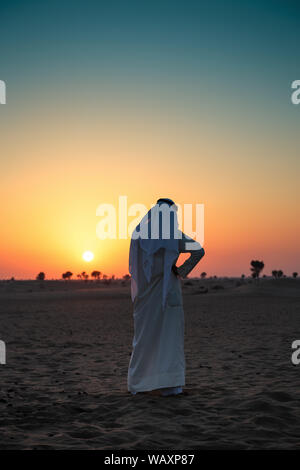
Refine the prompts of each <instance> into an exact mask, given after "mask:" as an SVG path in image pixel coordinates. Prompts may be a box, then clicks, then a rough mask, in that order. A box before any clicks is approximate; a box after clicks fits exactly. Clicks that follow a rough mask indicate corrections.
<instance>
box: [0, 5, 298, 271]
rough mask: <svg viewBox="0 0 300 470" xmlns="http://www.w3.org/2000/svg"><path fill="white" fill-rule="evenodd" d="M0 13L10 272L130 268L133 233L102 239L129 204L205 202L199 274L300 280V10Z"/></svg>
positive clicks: (104, 8) (2, 262)
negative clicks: (104, 212) (298, 95)
mask: <svg viewBox="0 0 300 470" xmlns="http://www.w3.org/2000/svg"><path fill="white" fill-rule="evenodd" d="M0 17H1V29H0V79H1V80H4V81H5V82H6V86H7V104H6V105H0V195H1V209H0V216H1V245H0V278H10V277H12V276H14V277H15V278H16V279H20V278H23V279H25V278H34V277H35V276H36V275H37V273H38V272H39V271H44V272H45V273H46V277H47V278H48V279H49V278H57V277H61V274H62V272H64V271H66V270H70V271H72V272H73V273H74V275H75V274H77V273H79V272H81V271H83V270H85V271H88V272H91V271H92V270H94V269H98V270H100V271H101V272H103V273H106V274H107V275H111V274H115V275H117V276H121V275H123V274H126V273H127V272H128V248H129V239H128V240H107V241H101V240H99V239H98V238H97V236H96V224H97V222H98V221H99V218H98V217H96V209H97V207H98V206H99V204H101V203H111V204H115V205H116V207H117V203H118V198H119V196H120V195H126V196H127V197H128V205H130V204H133V203H141V204H145V205H146V206H147V207H148V208H150V205H151V204H152V203H154V202H155V201H156V200H157V199H158V198H159V197H169V198H172V199H173V200H175V201H176V202H177V203H179V204H184V203H193V204H196V203H203V204H204V205H205V240H204V247H205V250H206V256H205V258H204V259H203V261H202V262H201V263H200V265H199V267H198V268H197V269H195V270H194V271H193V272H192V275H197V274H199V272H202V271H206V272H207V273H208V275H226V276H231V275H237V276H240V275H241V274H242V273H245V274H246V275H248V274H249V264H250V261H251V260H252V259H261V260H263V261H264V262H265V265H266V267H265V273H266V274H270V272H271V270H272V269H282V270H283V271H284V272H285V273H286V274H291V273H292V272H293V271H298V272H300V243H299V239H300V217H299V215H300V214H299V170H300V165H299V147H300V145H299V144H300V138H299V135H300V132H299V124H300V105H298V106H295V105H293V104H292V103H291V83H292V82H293V81H294V80H297V79H298V80H300V67H299V44H300V7H299V4H297V2H294V1H283V0H282V1H277V0H273V1H263V0H261V1H255V0H254V1H251V2H250V1H245V2H241V1H225V0H224V1H195V2H194V1H166V0H160V1H156V0H152V1H147V0H146V1H139V2H138V1H128V2H127V1H105V2H104V1H101V0H100V1H94V0H89V1H86V0H85V1H83V0H80V1H77V0H73V1H65V0H60V1H57V0H52V1H51V2H46V1H38V0H36V1H32V0H28V1H26V2H24V1H21V0H19V1H17V0H10V1H4V0H3V1H1V3H0ZM129 221H130V218H129ZM86 250H90V251H92V252H93V253H94V255H95V257H94V260H93V261H92V262H90V263H87V262H85V261H84V260H83V259H82V253H83V252H84V251H86Z"/></svg>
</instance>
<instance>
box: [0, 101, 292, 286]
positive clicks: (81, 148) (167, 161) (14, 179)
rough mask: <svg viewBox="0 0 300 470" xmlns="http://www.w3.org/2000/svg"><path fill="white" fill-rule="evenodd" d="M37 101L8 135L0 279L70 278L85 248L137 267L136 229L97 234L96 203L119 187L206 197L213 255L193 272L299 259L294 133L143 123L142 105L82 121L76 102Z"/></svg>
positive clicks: (111, 199)
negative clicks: (116, 235) (265, 138)
mask: <svg viewBox="0 0 300 470" xmlns="http://www.w3.org/2000/svg"><path fill="white" fill-rule="evenodd" d="M37 111H38V110H36V115H37V116H36V117H34V113H33V117H32V119H31V120H30V121H29V122H28V123H27V124H26V125H24V122H23V121H22V119H20V121H19V122H18V121H17V120H16V123H15V128H14V131H13V132H6V134H5V137H4V139H3V143H2V148H3V153H4V154H5V155H6V158H7V163H6V171H5V172H3V174H2V175H1V188H0V194H1V201H2V204H1V221H2V227H1V247H0V255H1V266H0V278H10V277H12V276H14V277H15V278H16V279H18V278H35V276H36V274H37V273H38V272H40V271H44V272H45V273H46V278H47V279H50V278H60V277H61V274H62V273H63V272H65V271H66V270H70V271H71V272H73V273H74V276H73V277H74V278H75V277H76V273H80V272H82V271H87V263H86V261H84V260H83V259H82V253H83V252H84V251H86V250H87V247H88V249H89V250H90V251H91V252H92V253H94V259H93V260H91V261H90V262H89V263H88V270H89V271H93V270H99V271H101V272H102V273H105V274H107V275H109V276H110V275H112V274H115V275H116V276H118V277H120V276H123V275H124V274H126V273H128V251H129V243H130V240H129V239H128V240H104V241H102V240H100V239H98V238H97V236H96V224H97V222H98V218H97V217H96V208H97V207H98V205H99V204H101V203H111V204H114V205H115V207H116V208H117V207H118V197H119V196H120V195H126V196H127V197H128V205H130V204H133V203H141V204H144V205H146V206H147V207H148V208H150V207H151V204H153V203H155V201H156V200H157V199H158V198H159V197H170V198H172V199H173V200H175V202H176V203H178V204H181V205H183V204H185V203H191V204H196V203H203V204H204V205H205V232H204V233H205V240H204V247H205V250H206V256H205V258H204V259H203V261H201V263H200V264H199V266H198V267H197V269H196V270H195V271H193V273H192V275H197V274H199V273H200V272H202V271H206V272H207V273H208V275H215V274H216V275H241V274H242V273H245V274H249V264H250V261H251V259H254V258H255V259H256V258H258V259H263V260H264V262H265V265H266V269H265V272H266V273H270V272H271V270H272V269H277V268H280V269H283V270H284V271H285V272H286V271H287V273H288V272H292V271H293V270H295V271H297V270H299V262H300V249H299V241H298V240H299V233H300V231H299V228H300V225H299V220H300V218H299V217H296V214H297V213H298V203H297V197H296V188H297V185H298V182H297V179H298V177H297V172H296V171H295V172H294V173H291V172H290V171H288V170H287V168H286V166H285V165H284V161H282V160H281V154H282V151H283V148H284V150H285V151H288V150H289V151H290V154H291V155H292V154H293V150H292V149H289V147H288V145H289V144H288V142H282V148H279V147H278V145H277V146H276V147H275V146H272V145H271V144H269V143H264V142H258V143H256V142H252V143H251V146H250V147H247V146H246V145H245V140H244V136H243V134H242V133H241V136H240V137H237V135H239V133H238V132H237V130H236V129H234V132H233V129H229V128H227V129H224V130H223V132H221V131H220V132H219V133H218V139H215V138H214V134H213V132H212V130H210V129H209V127H205V123H204V122H203V128H202V130H201V131H199V129H198V128H197V129H193V128H192V127H191V126H189V125H188V124H189V123H188V122H186V123H185V122H180V123H176V122H173V121H172V118H171V117H170V119H169V121H168V123H166V122H164V120H163V119H162V121H160V122H156V121H155V119H152V120H151V116H147V122H145V123H144V126H145V127H143V125H142V124H141V122H140V120H139V119H138V117H137V116H134V115H133V116H127V120H126V119H125V117H123V119H122V115H120V114H118V118H116V119H114V116H111V117H110V118H109V117H108V118H107V119H106V120H105V119H104V118H103V120H102V121H101V120H100V119H99V120H98V121H97V120H95V116H91V118H90V119H88V118H85V119H86V120H85V119H82V120H80V119H79V118H78V121H76V119H74V118H72V113H71V110H69V111H70V113H68V114H67V115H64V116H63V117H62V118H61V121H60V119H58V118H56V119H53V116H52V115H51V112H49V110H47V112H46V110H43V109H42V110H40V111H41V115H39V114H38V112H37ZM43 113H44V114H43ZM62 121H63V122H64V123H67V124H64V126H63V125H62ZM100 121H101V122H100ZM96 122H97V123H98V124H97V125H96ZM230 131H231V132H230ZM14 136H17V138H13V137H14ZM116 136H118V138H116ZM266 154H267V155H268V154H272V166H270V164H269V162H268V161H266V160H265V159H263V158H262V157H263V156H265V155H266ZM241 155H242V158H241ZM20 156H22V158H20ZM295 158H296V156H295ZM18 162H19V163H18ZM129 221H130V218H129Z"/></svg>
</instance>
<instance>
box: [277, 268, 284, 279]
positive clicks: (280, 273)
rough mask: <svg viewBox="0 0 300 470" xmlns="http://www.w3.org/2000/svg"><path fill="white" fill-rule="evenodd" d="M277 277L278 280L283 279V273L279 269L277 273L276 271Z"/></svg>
mask: <svg viewBox="0 0 300 470" xmlns="http://www.w3.org/2000/svg"><path fill="white" fill-rule="evenodd" d="M277 277H278V278H279V279H280V278H281V277H283V271H281V269H279V271H277Z"/></svg>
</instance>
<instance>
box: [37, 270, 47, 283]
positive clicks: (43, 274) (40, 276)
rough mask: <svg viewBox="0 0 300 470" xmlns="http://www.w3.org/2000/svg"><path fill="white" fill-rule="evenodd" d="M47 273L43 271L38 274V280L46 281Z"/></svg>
mask: <svg viewBox="0 0 300 470" xmlns="http://www.w3.org/2000/svg"><path fill="white" fill-rule="evenodd" d="M45 277H46V276H45V273H43V272H42V271H41V272H40V273H39V274H38V275H37V276H36V280H37V281H44V280H45Z"/></svg>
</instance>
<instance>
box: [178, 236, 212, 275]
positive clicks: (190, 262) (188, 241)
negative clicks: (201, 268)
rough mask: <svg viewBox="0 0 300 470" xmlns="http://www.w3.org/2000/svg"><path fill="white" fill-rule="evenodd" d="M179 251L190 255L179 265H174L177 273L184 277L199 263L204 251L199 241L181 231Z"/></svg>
mask: <svg viewBox="0 0 300 470" xmlns="http://www.w3.org/2000/svg"><path fill="white" fill-rule="evenodd" d="M187 245H188V248H187ZM179 252H180V253H190V254H191V255H190V257H189V258H188V259H187V260H186V261H185V262H184V263H183V264H182V265H181V266H179V267H178V268H176V266H175V268H176V270H177V274H178V275H179V276H180V277H182V278H185V277H187V275H188V274H189V273H190V272H191V271H192V270H193V269H194V267H195V266H196V264H197V263H199V261H200V260H201V258H203V256H204V255H205V251H204V249H203V248H202V246H201V245H200V243H198V242H196V241H195V240H193V239H192V238H190V237H188V236H187V235H185V234H184V233H183V234H182V239H180V240H179Z"/></svg>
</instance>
